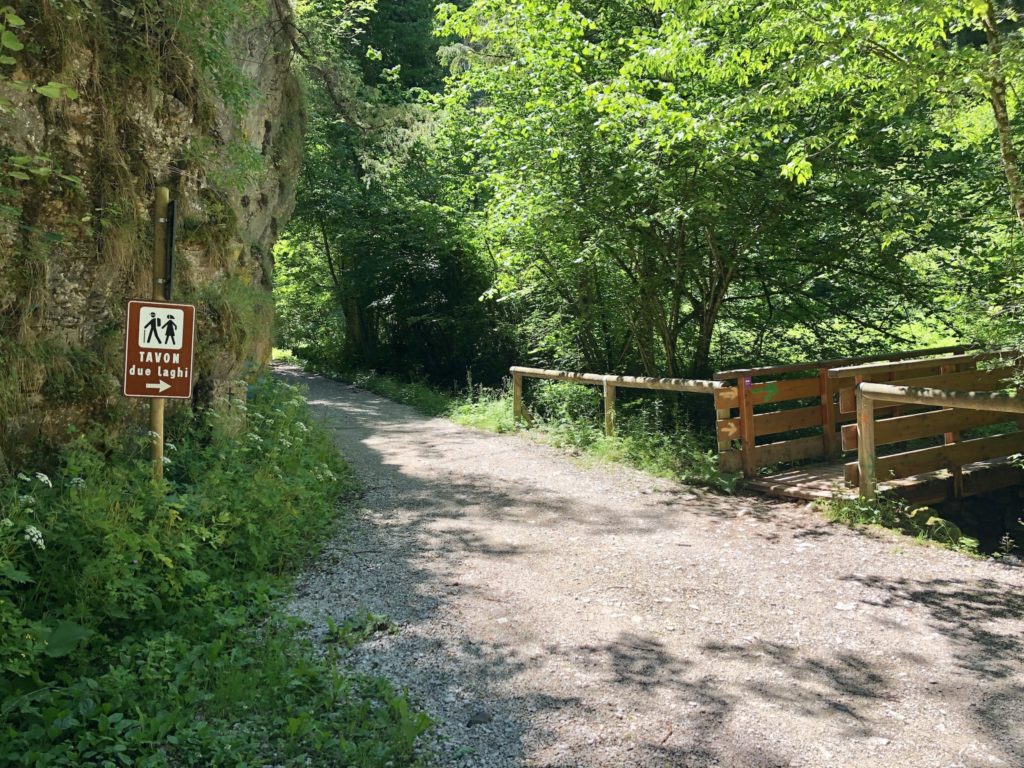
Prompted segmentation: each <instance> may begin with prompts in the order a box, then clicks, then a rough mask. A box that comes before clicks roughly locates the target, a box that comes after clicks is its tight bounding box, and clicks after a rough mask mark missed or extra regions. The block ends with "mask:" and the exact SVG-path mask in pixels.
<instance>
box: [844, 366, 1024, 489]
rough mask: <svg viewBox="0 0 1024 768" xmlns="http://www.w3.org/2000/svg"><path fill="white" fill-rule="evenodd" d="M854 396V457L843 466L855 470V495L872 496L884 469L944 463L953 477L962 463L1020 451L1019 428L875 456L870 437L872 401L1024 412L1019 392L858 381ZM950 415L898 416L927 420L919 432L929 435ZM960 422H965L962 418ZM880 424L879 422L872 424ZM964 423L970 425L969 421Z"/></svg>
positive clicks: (898, 472) (916, 469)
mask: <svg viewBox="0 0 1024 768" xmlns="http://www.w3.org/2000/svg"><path fill="white" fill-rule="evenodd" d="M856 398H857V462H856V464H848V465H847V469H848V470H850V474H852V473H853V470H854V469H856V475H858V478H857V479H858V481H859V482H858V484H859V485H860V495H861V497H862V498H865V499H873V498H875V493H876V487H877V484H878V475H879V474H880V473H884V474H885V475H886V477H890V476H891V477H896V478H899V477H907V476H911V475H917V474H922V473H924V472H929V471H934V470H936V469H943V468H948V469H950V470H951V471H953V473H954V482H955V481H956V478H957V476H958V475H959V470H960V468H961V467H962V466H963V465H964V464H969V463H973V462H978V461H987V460H990V459H999V458H1004V457H1007V456H1011V455H1014V454H1016V453H1020V452H1022V451H1024V432H1009V433H1005V434H1001V435H992V436H986V437H981V438H975V439H973V440H964V441H956V442H951V441H948V440H947V443H946V444H945V445H941V446H937V447H934V448H924V449H919V450H915V451H910V452H906V453H901V454H896V455H894V456H885V457H882V458H879V456H878V444H879V441H878V438H877V436H876V422H875V405H876V404H877V403H885V404H889V403H905V404H908V405H920V406H931V407H937V408H942V409H967V410H969V411H982V412H988V413H991V412H997V413H1010V414H1024V397H1022V396H1021V394H1020V393H1018V394H1016V395H1004V394H1001V393H999V392H975V391H970V392H960V391H956V390H948V389H936V388H934V387H921V386H916V387H915V386H906V385H893V384H872V383H870V382H864V383H861V384H859V385H857V389H856ZM956 414H957V410H940V411H928V412H925V413H919V414H913V415H911V416H906V417H902V420H905V421H910V420H913V421H915V422H922V423H923V422H924V421H926V420H927V421H928V422H929V423H931V424H932V427H931V429H930V430H925V431H929V432H930V433H932V434H943V433H945V432H947V430H948V429H949V428H950V426H951V424H952V420H954V419H957V418H961V417H957V416H956ZM1011 420H1013V419H1012V417H1007V418H1006V419H1002V420H1001V421H1011ZM888 421H889V422H893V421H896V420H895V419H890V420H888ZM964 421H965V423H968V422H967V421H966V420H964ZM885 423H886V422H885V421H883V422H879V423H878V424H879V425H881V424H885ZM970 423H972V424H973V422H970ZM981 423H983V422H981ZM919 431H920V430H919ZM848 477H849V474H848ZM961 482H962V481H961ZM961 494H962V489H957V492H956V493H954V495H955V496H960V495H961Z"/></svg>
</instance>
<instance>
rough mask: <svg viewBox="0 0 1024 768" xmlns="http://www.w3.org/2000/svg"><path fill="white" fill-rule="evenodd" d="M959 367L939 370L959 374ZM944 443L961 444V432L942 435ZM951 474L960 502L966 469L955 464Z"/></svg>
mask: <svg viewBox="0 0 1024 768" xmlns="http://www.w3.org/2000/svg"><path fill="white" fill-rule="evenodd" d="M959 372H960V366H959V365H943V366H942V367H940V368H939V373H941V374H947V373H959ZM942 442H943V444H944V445H953V444H954V443H958V442H960V433H959V432H945V433H943V435H942ZM949 472H950V474H951V475H952V476H953V498H954V499H957V500H960V499H962V498H963V497H964V468H963V467H962V466H961V465H960V464H954V465H953V466H951V467H950V468H949Z"/></svg>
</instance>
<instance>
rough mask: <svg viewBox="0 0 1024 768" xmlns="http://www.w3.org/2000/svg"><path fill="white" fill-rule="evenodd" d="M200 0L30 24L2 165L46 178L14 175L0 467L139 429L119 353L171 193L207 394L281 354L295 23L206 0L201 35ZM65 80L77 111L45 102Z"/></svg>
mask: <svg viewBox="0 0 1024 768" xmlns="http://www.w3.org/2000/svg"><path fill="white" fill-rule="evenodd" d="M191 4H196V3H190V2H189V0H182V2H181V3H180V7H179V4H178V3H170V4H166V6H174V8H173V9H171V10H173V11H174V13H173V14H171V10H167V8H166V6H165V5H164V4H161V3H156V2H155V0H150V2H146V1H145V0H140V3H139V4H138V5H140V6H142V9H143V10H146V11H147V15H146V16H145V17H143V15H142V14H141V13H139V14H134V15H133V14H125V12H124V8H125V7H127V6H124V4H104V3H101V4H100V6H108V10H107V11H105V12H95V11H93V10H92V7H93V4H92V3H85V2H84V0H82V1H81V2H78V0H66V1H65V2H64V3H62V4H59V5H56V4H52V3H50V2H48V1H47V0H37V1H36V2H35V3H31V2H29V3H26V5H29V6H32V7H31V8H27V9H24V10H21V9H19V11H18V13H19V14H20V15H21V16H22V17H23V18H24V21H25V22H26V23H25V26H24V27H23V28H21V29H19V30H16V31H17V32H18V34H19V37H20V38H21V40H22V41H23V42H24V43H25V48H24V49H23V50H21V51H19V53H18V55H17V57H16V59H17V63H16V64H15V65H13V66H10V65H8V66H7V67H5V68H4V69H5V70H6V74H5V76H4V77H2V78H0V98H2V97H6V98H7V99H9V101H10V102H11V105H10V106H9V108H8V109H7V110H6V111H4V112H0V159H6V165H0V169H6V170H10V169H11V168H13V167H14V166H12V165H11V163H12V158H13V159H14V160H13V162H16V163H19V164H20V165H18V168H23V169H25V168H26V162H27V165H28V170H30V172H29V173H16V174H14V175H11V174H9V173H8V174H5V175H6V176H7V177H8V178H7V179H6V181H5V182H0V209H2V211H3V215H2V216H0V473H2V472H4V471H11V470H13V469H14V468H16V467H17V466H20V465H21V464H22V463H23V462H24V460H25V459H26V457H27V456H28V455H29V454H30V453H31V452H32V451H33V449H38V448H41V447H44V446H48V445H52V444H53V443H54V442H59V441H60V440H61V439H62V437H63V436H64V435H65V434H66V433H67V430H68V427H69V426H76V427H81V426H85V425H87V424H108V425H117V424H124V423H134V422H135V421H139V423H141V420H140V419H139V418H138V417H137V410H138V408H137V405H138V404H137V403H127V402H125V401H124V399H123V398H122V397H121V395H120V371H121V354H122V353H121V350H122V345H123V324H124V311H125V304H126V300H127V299H129V298H146V297H148V295H149V291H150V284H151V271H150V269H151V263H152V258H151V254H152V230H153V227H152V223H151V210H152V203H153V193H154V189H155V188H156V187H157V186H159V185H164V186H168V187H170V188H171V197H172V199H175V200H177V201H178V223H179V226H178V259H177V268H176V274H175V295H174V300H176V301H186V302H193V303H196V304H197V305H198V306H199V312H198V327H197V342H198V346H197V360H196V368H195V370H196V374H197V376H198V377H199V383H198V386H197V394H198V396H199V397H204V396H209V394H210V393H211V392H214V391H216V390H217V389H219V388H223V387H225V386H227V385H228V383H229V382H232V381H235V380H237V379H238V378H239V377H241V376H244V375H245V374H246V372H247V371H251V370H253V369H254V368H255V367H257V366H259V365H260V364H261V363H263V362H265V361H266V360H267V358H268V357H269V353H270V343H271V327H272V312H273V303H272V300H271V297H270V295H269V290H270V287H271V283H272V270H273V261H272V255H271V254H272V248H273V245H274V241H275V239H276V238H277V235H278V232H279V231H280V229H281V228H282V227H283V225H284V222H285V221H286V220H287V218H288V216H289V214H290V213H291V209H292V206H293V202H294V182H295V179H296V176H297V172H298V165H299V162H300V159H301V152H302V128H303V114H302V103H301V98H300V93H299V89H298V85H297V82H296V80H295V78H294V76H293V74H292V70H291V50H290V48H289V43H288V39H287V36H286V35H285V31H286V29H287V28H288V24H289V22H290V19H288V18H287V17H286V14H288V13H289V11H288V9H287V6H285V5H284V4H281V3H277V2H274V0H252V2H243V3H241V4H240V7H239V8H237V9H235V11H234V12H233V13H232V10H231V8H232V7H231V6H229V5H227V4H226V3H225V2H224V0H212V2H211V3H210V4H208V5H210V6H215V7H216V8H219V9H220V10H221V12H222V13H221V15H220V16H216V15H215V14H213V13H212V12H211V14H210V16H211V17H212V18H207V19H205V20H204V19H202V13H204V12H203V11H200V10H199V9H200V5H199V4H196V8H195V9H193V11H195V12H196V13H197V14H199V16H198V17H196V19H193V20H192V22H193V23H192V24H189V23H188V22H189V17H188V15H187V13H188V8H186V6H189V5H191ZM202 7H204V8H205V7H207V4H204V5H203V6H202ZM161 14H163V15H161ZM282 14H284V16H283V15H282ZM197 19H198V20H197ZM49 81H56V82H59V83H61V84H64V85H68V86H71V87H72V88H73V89H74V91H77V93H78V96H77V98H68V97H67V95H66V94H67V91H62V92H61V93H60V94H59V95H58V96H57V97H56V98H53V97H52V96H53V94H52V92H51V93H50V95H49V96H47V95H43V94H40V93H38V92H36V91H34V90H32V89H31V86H33V85H36V84H40V83H47V82H49ZM25 88H29V90H27V91H26V90H25ZM45 90H46V89H44V91H45ZM71 95H74V92H72V94H71ZM25 158H31V159H30V160H28V161H26V160H25ZM33 169H34V170H33ZM39 169H43V171H42V172H40V170H39ZM26 175H27V176H29V178H28V179H24V178H20V177H21V176H26ZM5 187H9V188H7V189H5ZM133 414H134V415H133Z"/></svg>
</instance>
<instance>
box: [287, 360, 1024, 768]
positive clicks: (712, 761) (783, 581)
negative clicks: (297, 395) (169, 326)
mask: <svg viewBox="0 0 1024 768" xmlns="http://www.w3.org/2000/svg"><path fill="white" fill-rule="evenodd" d="M277 375H278V376H280V377H281V378H282V379H284V380H286V381H288V382H291V383H295V384H302V385H304V386H307V387H308V388H309V401H310V404H311V407H312V409H313V411H314V413H315V414H316V416H317V417H318V418H319V419H320V420H321V421H323V423H324V424H325V425H326V426H327V428H328V429H330V430H331V431H332V432H333V434H334V436H335V439H336V441H337V443H338V446H339V448H340V449H341V450H342V452H343V453H344V454H345V456H346V458H347V459H348V461H349V463H350V464H351V465H352V467H353V468H354V470H355V471H356V473H357V474H358V476H359V477H360V478H361V480H362V482H363V483H364V485H365V488H366V492H365V495H364V497H363V498H362V500H361V506H362V509H361V511H360V512H359V514H357V515H353V516H352V517H351V518H349V519H347V520H346V521H344V522H343V524H342V526H341V527H340V529H339V531H338V533H337V535H336V537H335V538H334V540H333V541H332V542H331V544H330V545H329V546H328V548H327V549H326V551H325V552H324V554H323V556H322V557H321V558H320V560H319V561H318V562H317V563H316V565H315V566H314V567H313V568H312V569H311V570H310V571H309V572H308V573H307V574H306V575H305V576H304V577H303V578H302V579H301V580H300V582H299V584H298V587H297V596H296V598H295V600H294V604H293V607H292V610H293V611H294V613H295V614H296V615H299V616H302V617H303V618H305V619H307V620H308V621H310V623H311V624H312V626H313V628H314V629H313V631H314V633H315V634H316V635H317V636H318V637H320V638H321V639H323V640H324V642H328V641H329V640H328V638H327V631H326V628H327V620H328V618H331V619H333V620H334V621H341V620H343V619H344V618H345V617H347V616H350V615H352V614H354V613H356V612H358V611H359V610H371V611H373V612H375V613H383V614H387V615H388V616H390V617H391V619H392V620H394V621H395V622H397V623H398V624H399V625H400V628H401V629H400V631H399V632H398V633H397V634H395V635H388V636H378V637H376V638H375V639H373V640H371V641H369V642H366V643H364V644H362V645H360V646H358V647H357V648H356V649H355V650H354V651H353V652H352V653H351V655H350V656H349V657H348V658H347V660H346V663H348V664H350V665H351V666H352V667H353V668H355V669H357V670H360V671H364V672H368V673H374V674H383V675H385V676H387V677H389V678H391V679H392V680H393V681H395V682H396V684H398V685H399V686H404V687H408V688H409V689H410V691H412V693H413V694H414V696H415V697H417V699H418V700H419V701H420V702H421V704H422V705H423V706H424V707H425V708H426V709H427V711H428V712H430V713H431V714H432V715H433V716H434V717H435V718H437V719H438V720H439V722H440V726H439V729H438V742H437V743H436V744H435V745H433V748H434V749H435V750H436V752H437V755H438V758H439V761H440V762H441V763H442V764H444V765H453V766H454V765H459V766H462V765H465V766H517V765H535V766H662V765H671V766H736V767H737V768H739V767H740V766H742V767H743V768H756V767H757V766H822V767H824V766H829V767H830V768H831V766H843V767H844V768H852V767H855V766H879V767H881V766H901V767H905V768H914V767H916V766H920V767H921V768H925V767H926V766H927V768H932V767H933V766H941V767H943V768H945V767H946V766H965V768H974V767H975V766H978V767H980V766H1010V767H1012V768H1017V766H1021V765H1024V743H1022V736H1021V733H1022V731H1024V729H1022V727H1021V722H1022V721H1021V713H1022V712H1024V654H1022V650H1024V648H1022V637H1024V604H1022V599H1021V587H1022V586H1024V578H1022V576H1021V574H1020V573H1019V572H1017V571H1010V570H1005V569H1002V568H998V567H996V566H995V565H993V564H990V563H986V562H979V561H972V560H969V559H966V558H964V557H962V556H959V555H957V554H955V553H951V552H946V551H940V550H936V549H932V548H925V547H919V546H915V545H914V544H912V543H910V542H907V541H906V540H902V539H899V538H898V537H896V536H889V535H884V534H882V535H866V534H859V533H856V532H853V531H850V530H847V529H845V528H842V527H839V526H833V525H830V524H828V523H826V522H824V521H823V520H821V519H820V517H818V516H817V514H816V513H815V512H814V511H813V510H810V509H807V508H800V507H795V506H791V505H785V504H778V503H774V502H767V501H764V500H760V499H756V498H745V497H726V496H719V495H715V494H713V493H710V492H707V491H703V490H700V489H694V488H687V487H683V486H680V485H677V484H674V483H671V482H668V481H664V480H659V479H654V478H651V477H648V476H645V475H643V474H641V473H638V472H633V471H630V470H626V469H622V468H613V467H607V466H592V467H586V466H583V465H581V464H580V463H579V462H576V461H574V460H573V459H572V458H571V457H569V456H566V455H564V454H562V453H560V452H558V451H554V450H552V449H549V448H547V447H545V446H541V445H538V444H536V443H534V442H532V441H530V440H528V439H526V438H523V437H521V436H514V435H513V436H498V435H491V434H486V433H482V432H478V431H475V430H470V429H464V428H461V427H458V426H456V425H454V424H452V423H450V422H448V421H446V420H443V419H427V418H424V417H422V416H419V415H417V414H415V413H414V412H413V411H411V410H410V409H408V408H405V407H403V406H400V405H397V404H395V403H391V402H389V401H387V400H384V399H382V398H379V397H376V396H374V395H371V394H369V393H366V392H363V391H360V390H358V389H356V388H354V387H350V386H347V385H345V384H339V383H337V382H333V381H330V380H327V379H324V378H321V377H318V376H312V375H309V374H305V373H302V372H300V371H298V370H297V369H295V368H289V367H282V368H279V369H278V372H277Z"/></svg>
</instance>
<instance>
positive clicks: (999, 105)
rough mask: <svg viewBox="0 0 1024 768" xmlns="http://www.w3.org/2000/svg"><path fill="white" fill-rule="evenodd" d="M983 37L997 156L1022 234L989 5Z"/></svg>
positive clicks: (1021, 191)
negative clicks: (986, 53)
mask: <svg viewBox="0 0 1024 768" xmlns="http://www.w3.org/2000/svg"><path fill="white" fill-rule="evenodd" d="M983 24H984V27H985V37H986V38H987V40H988V52H989V63H990V67H991V72H990V75H989V102H990V103H991V104H992V115H993V117H995V121H996V129H997V131H998V133H999V154H1000V157H1001V160H1002V164H1003V173H1004V174H1005V175H1006V183H1007V184H1008V185H1009V188H1010V204H1011V205H1012V206H1013V212H1014V214H1015V215H1016V216H1017V224H1018V226H1020V228H1021V229H1022V230H1024V181H1022V180H1021V174H1020V162H1019V159H1018V157H1017V149H1016V147H1015V146H1014V143H1013V133H1012V130H1011V126H1010V112H1009V110H1008V109H1007V107H1006V74H1005V73H1004V71H1003V56H1002V52H1003V41H1002V38H1001V37H1000V34H999V28H998V26H997V21H996V13H995V8H993V6H992V3H991V2H989V4H988V12H987V14H986V15H985V18H984V20H983Z"/></svg>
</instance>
